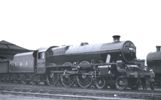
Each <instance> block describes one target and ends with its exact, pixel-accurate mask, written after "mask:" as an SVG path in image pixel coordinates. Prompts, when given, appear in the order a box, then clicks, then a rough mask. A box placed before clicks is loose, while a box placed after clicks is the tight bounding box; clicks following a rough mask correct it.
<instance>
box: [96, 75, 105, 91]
mask: <svg viewBox="0 0 161 100" xmlns="http://www.w3.org/2000/svg"><path fill="white" fill-rule="evenodd" d="M95 86H96V87H97V88H98V89H103V88H105V87H106V80H105V78H102V77H98V78H96V80H95Z"/></svg>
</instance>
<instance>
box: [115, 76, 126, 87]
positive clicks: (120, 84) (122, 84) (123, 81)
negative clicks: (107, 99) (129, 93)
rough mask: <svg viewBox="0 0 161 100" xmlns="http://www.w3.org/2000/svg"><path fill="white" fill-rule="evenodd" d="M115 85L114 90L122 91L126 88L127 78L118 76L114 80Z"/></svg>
mask: <svg viewBox="0 0 161 100" xmlns="http://www.w3.org/2000/svg"><path fill="white" fill-rule="evenodd" d="M115 85H116V89H118V90H124V89H126V88H127V86H128V80H127V78H126V77H125V76H119V77H117V79H116V83H115Z"/></svg>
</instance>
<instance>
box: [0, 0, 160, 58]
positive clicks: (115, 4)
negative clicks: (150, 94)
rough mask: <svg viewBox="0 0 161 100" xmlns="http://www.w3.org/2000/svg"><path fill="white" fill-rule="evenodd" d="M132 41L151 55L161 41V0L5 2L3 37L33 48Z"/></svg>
mask: <svg viewBox="0 0 161 100" xmlns="http://www.w3.org/2000/svg"><path fill="white" fill-rule="evenodd" d="M113 35H120V36H121V40H122V41H124V40H130V41H132V42H133V43H134V44H135V46H136V47H137V57H138V58H139V59H145V58H146V56H147V54H148V53H149V52H152V51H155V50H156V47H155V46H156V45H161V38H160V36H161V1H160V0H0V40H6V41H8V42H11V43H14V44H17V45H19V46H22V47H25V48H27V49H32V50H33V49H38V48H44V47H49V46H52V45H58V46H61V45H78V44H80V43H81V42H88V43H89V44H95V43H108V42H112V41H113V39H112V36H113Z"/></svg>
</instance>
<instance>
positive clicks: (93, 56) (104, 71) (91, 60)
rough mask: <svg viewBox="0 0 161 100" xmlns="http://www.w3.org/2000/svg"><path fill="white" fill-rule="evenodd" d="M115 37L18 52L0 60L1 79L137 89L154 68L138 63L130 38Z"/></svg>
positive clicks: (55, 84) (69, 85) (66, 85)
mask: <svg viewBox="0 0 161 100" xmlns="http://www.w3.org/2000/svg"><path fill="white" fill-rule="evenodd" d="M113 40H114V41H113V42H111V43H103V44H88V43H81V44H80V45H78V46H59V47H58V46H51V47H49V48H47V49H39V50H35V51H31V52H27V53H18V54H16V55H15V56H14V58H13V60H11V61H1V63H0V77H1V79H0V80H1V81H10V82H15V81H16V82H22V83H33V84H37V83H39V82H40V81H44V82H45V84H47V85H54V86H57V85H59V84H62V85H63V86H64V87H71V86H76V85H78V86H79V87H81V88H88V87H90V86H91V85H93V86H95V87H96V88H98V89H102V88H106V87H107V86H108V87H111V88H116V89H119V90H123V89H126V88H131V89H138V88H139V86H140V84H141V83H144V82H142V80H146V77H148V78H149V79H153V78H154V75H153V73H151V71H148V70H144V68H141V67H140V65H139V64H138V61H137V58H136V47H135V45H134V44H133V43H132V42H131V41H120V36H118V35H115V36H113ZM143 67H144V66H143ZM150 83H152V81H151V82H150ZM151 88H152V89H153V86H152V85H151Z"/></svg>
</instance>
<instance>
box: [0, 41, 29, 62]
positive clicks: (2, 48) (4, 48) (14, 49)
mask: <svg viewBox="0 0 161 100" xmlns="http://www.w3.org/2000/svg"><path fill="white" fill-rule="evenodd" d="M29 51H31V50H28V49H26V48H23V47H20V46H17V45H15V44H13V43H10V42H7V41H5V40H2V41H0V58H2V59H12V58H13V56H14V55H15V54H17V53H22V52H29Z"/></svg>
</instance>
